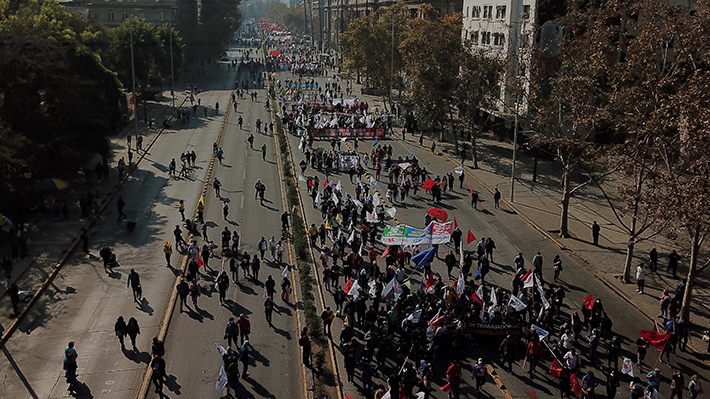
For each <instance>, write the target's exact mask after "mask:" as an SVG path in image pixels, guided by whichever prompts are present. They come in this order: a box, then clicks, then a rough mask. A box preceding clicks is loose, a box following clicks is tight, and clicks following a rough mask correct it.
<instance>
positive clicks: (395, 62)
mask: <svg viewBox="0 0 710 399" xmlns="http://www.w3.org/2000/svg"><path fill="white" fill-rule="evenodd" d="M408 20H409V13H408V11H407V6H406V3H404V2H399V3H397V4H394V5H392V6H390V7H387V8H379V9H378V10H377V12H375V13H373V14H370V15H366V16H364V17H360V18H357V19H355V20H354V21H353V22H352V23H350V25H348V29H347V30H346V31H345V32H344V33H342V34H341V35H340V47H341V52H342V54H343V60H344V65H343V67H344V68H346V69H349V70H351V71H354V72H357V73H358V74H363V75H365V76H366V77H367V84H368V86H370V87H376V88H378V89H381V90H382V91H383V93H385V94H386V93H389V88H390V87H397V86H400V85H396V86H395V85H394V82H392V80H395V81H397V79H399V76H401V74H402V70H403V68H404V60H403V57H402V51H401V44H402V40H403V39H404V35H405V31H406V30H407V21H408ZM393 34H394V37H393ZM390 94H391V93H390Z"/></svg>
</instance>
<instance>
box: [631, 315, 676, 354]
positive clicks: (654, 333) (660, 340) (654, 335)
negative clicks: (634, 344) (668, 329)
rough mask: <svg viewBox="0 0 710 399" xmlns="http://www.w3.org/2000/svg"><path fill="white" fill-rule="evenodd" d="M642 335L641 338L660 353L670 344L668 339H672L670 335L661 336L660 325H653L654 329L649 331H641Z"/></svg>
mask: <svg viewBox="0 0 710 399" xmlns="http://www.w3.org/2000/svg"><path fill="white" fill-rule="evenodd" d="M639 333H640V334H641V337H642V338H643V339H645V340H646V342H648V344H649V345H651V346H653V347H654V348H656V349H658V350H659V351H661V352H662V351H663V347H664V346H666V343H667V342H668V338H670V337H671V335H670V334H661V333H660V332H658V325H656V323H655V322H654V323H653V329H652V330H650V331H648V330H641V331H639Z"/></svg>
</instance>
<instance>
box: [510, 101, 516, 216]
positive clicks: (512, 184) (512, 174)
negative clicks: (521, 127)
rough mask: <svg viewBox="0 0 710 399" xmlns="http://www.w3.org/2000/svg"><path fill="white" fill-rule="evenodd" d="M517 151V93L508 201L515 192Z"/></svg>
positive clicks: (511, 200) (511, 199)
mask: <svg viewBox="0 0 710 399" xmlns="http://www.w3.org/2000/svg"><path fill="white" fill-rule="evenodd" d="M517 151H518V95H517V94H516V95H515V122H514V126H513V166H512V167H511V170H510V202H511V203H512V202H513V194H514V192H515V154H516V152H517Z"/></svg>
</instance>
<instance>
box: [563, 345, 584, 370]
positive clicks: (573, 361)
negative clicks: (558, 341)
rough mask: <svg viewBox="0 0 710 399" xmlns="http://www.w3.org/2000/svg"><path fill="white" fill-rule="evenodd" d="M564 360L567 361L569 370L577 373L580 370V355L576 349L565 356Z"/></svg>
mask: <svg viewBox="0 0 710 399" xmlns="http://www.w3.org/2000/svg"><path fill="white" fill-rule="evenodd" d="M564 359H565V360H566V361H567V368H568V369H570V371H571V372H575V371H576V370H577V369H578V368H579V366H580V364H579V363H580V361H579V355H578V354H577V351H576V350H575V349H574V348H572V349H571V350H570V351H569V352H567V353H566V354H565V357H564Z"/></svg>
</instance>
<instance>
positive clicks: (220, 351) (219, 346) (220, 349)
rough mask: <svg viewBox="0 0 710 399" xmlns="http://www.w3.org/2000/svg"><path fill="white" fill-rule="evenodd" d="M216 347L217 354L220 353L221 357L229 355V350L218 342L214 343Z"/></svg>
mask: <svg viewBox="0 0 710 399" xmlns="http://www.w3.org/2000/svg"><path fill="white" fill-rule="evenodd" d="M214 346H216V347H217V352H219V357H222V356H224V355H226V354H227V350H226V349H224V346H222V345H220V344H218V343H216V342H215V343H214Z"/></svg>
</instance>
